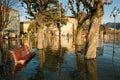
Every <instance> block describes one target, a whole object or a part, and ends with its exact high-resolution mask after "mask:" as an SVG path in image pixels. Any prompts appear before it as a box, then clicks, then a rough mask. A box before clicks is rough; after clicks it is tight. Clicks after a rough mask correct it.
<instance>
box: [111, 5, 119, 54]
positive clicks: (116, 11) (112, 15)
mask: <svg viewBox="0 0 120 80" xmlns="http://www.w3.org/2000/svg"><path fill="white" fill-rule="evenodd" d="M117 15H119V16H120V11H119V9H118V8H117V7H114V9H113V11H112V12H111V15H110V18H112V17H114V38H113V39H114V40H113V53H115V42H116V16H117Z"/></svg>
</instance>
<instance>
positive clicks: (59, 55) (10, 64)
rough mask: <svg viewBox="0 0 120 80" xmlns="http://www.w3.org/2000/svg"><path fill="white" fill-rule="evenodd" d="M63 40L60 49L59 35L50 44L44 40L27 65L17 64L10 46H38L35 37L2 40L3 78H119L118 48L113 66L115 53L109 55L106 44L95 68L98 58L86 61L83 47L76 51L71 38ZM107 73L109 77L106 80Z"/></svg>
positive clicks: (0, 76) (0, 64)
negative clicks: (81, 50) (82, 51)
mask: <svg viewBox="0 0 120 80" xmlns="http://www.w3.org/2000/svg"><path fill="white" fill-rule="evenodd" d="M61 39H62V40H61V48H59V42H58V41H59V40H58V38H57V37H52V38H51V39H50V40H49V46H48V45H47V43H48V41H47V40H46V39H45V42H46V43H44V45H45V49H42V50H37V51H36V52H37V55H36V56H35V57H34V58H33V59H32V60H31V61H30V62H28V63H27V64H26V65H25V66H14V61H13V59H12V56H11V55H10V54H9V49H13V48H17V47H20V46H21V45H24V44H28V45H29V46H30V48H31V49H33V48H36V46H37V44H36V43H37V41H36V40H34V39H30V40H27V39H9V40H4V41H2V43H3V44H4V45H2V48H0V80H10V78H11V80H98V78H99V80H110V79H111V75H112V79H113V77H114V79H117V80H119V79H120V78H119V76H120V75H119V72H120V69H119V67H120V65H119V64H118V63H119V62H118V61H119V56H120V55H119V54H117V51H116V54H117V55H118V56H116V54H115V55H114V56H113V59H114V61H113V62H114V63H113V65H112V64H111V59H112V58H111V56H112V54H109V53H108V52H110V51H109V50H108V51H107V50H106V49H108V48H106V47H105V49H104V55H103V56H98V57H97V67H96V59H93V60H85V59H84V58H83V54H80V53H81V52H80V51H79V50H80V48H79V50H77V51H75V52H76V53H74V46H73V44H72V38H69V39H68V38H67V37H62V38H61ZM18 42H19V43H18ZM24 42H25V43H24ZM105 50H106V51H105ZM116 57H117V58H116ZM116 62H117V63H116ZM114 64H115V65H114ZM116 64H117V65H116ZM96 68H97V69H98V71H97V69H96ZM113 68H114V70H113ZM115 69H116V71H115ZM13 73H14V74H13ZM97 73H98V75H97ZM103 73H104V74H103ZM109 75H110V76H109ZM106 76H107V77H110V78H108V79H106ZM114 79H113V80H114Z"/></svg>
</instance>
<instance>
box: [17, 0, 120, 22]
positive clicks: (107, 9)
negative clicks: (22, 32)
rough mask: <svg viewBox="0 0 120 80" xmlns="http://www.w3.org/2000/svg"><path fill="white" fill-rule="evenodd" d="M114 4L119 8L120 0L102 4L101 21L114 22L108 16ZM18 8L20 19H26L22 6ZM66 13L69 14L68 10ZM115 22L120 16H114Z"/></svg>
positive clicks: (64, 2)
mask: <svg viewBox="0 0 120 80" xmlns="http://www.w3.org/2000/svg"><path fill="white" fill-rule="evenodd" d="M66 1H67V0H60V2H62V3H63V5H64V4H66ZM108 1H109V0H108ZM115 6H116V7H117V8H119V9H120V0H113V3H112V4H111V5H105V6H104V11H105V13H104V16H103V20H102V23H107V22H114V18H110V17H109V16H110V14H111V12H112V10H113V8H114V7H115ZM18 9H19V11H20V16H21V17H20V21H26V20H27V19H26V18H25V15H27V14H26V13H25V10H24V8H22V7H21V8H18ZM67 14H70V12H69V11H68V13H67ZM116 22H120V16H117V17H116Z"/></svg>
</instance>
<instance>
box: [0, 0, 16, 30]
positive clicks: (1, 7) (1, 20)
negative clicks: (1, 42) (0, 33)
mask: <svg viewBox="0 0 120 80" xmlns="http://www.w3.org/2000/svg"><path fill="white" fill-rule="evenodd" d="M17 2H18V0H0V30H3V29H5V28H6V27H7V25H9V23H10V22H11V21H13V20H14V19H15V17H11V16H10V11H11V10H12V7H13V6H14V5H15V3H17Z"/></svg>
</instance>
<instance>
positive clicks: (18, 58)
mask: <svg viewBox="0 0 120 80" xmlns="http://www.w3.org/2000/svg"><path fill="white" fill-rule="evenodd" d="M10 53H11V54H12V57H13V59H14V61H15V65H16V64H18V63H19V64H25V63H26V62H27V61H29V60H30V59H31V58H32V57H34V56H35V53H34V52H33V53H31V52H30V49H29V47H28V46H26V45H24V46H22V47H19V48H15V49H12V50H10Z"/></svg>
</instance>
